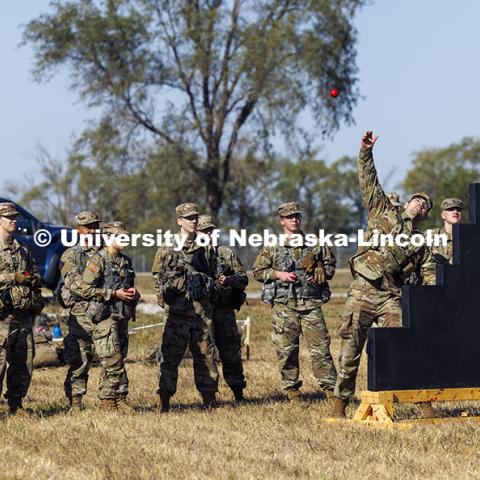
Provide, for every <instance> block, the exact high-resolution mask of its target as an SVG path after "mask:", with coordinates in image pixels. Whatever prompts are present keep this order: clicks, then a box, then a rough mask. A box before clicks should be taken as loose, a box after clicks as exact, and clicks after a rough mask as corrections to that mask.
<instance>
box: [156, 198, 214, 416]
mask: <svg viewBox="0 0 480 480" xmlns="http://www.w3.org/2000/svg"><path fill="white" fill-rule="evenodd" d="M175 213H176V217H177V223H178V225H179V226H180V235H181V237H182V238H184V239H186V242H185V245H184V247H183V248H182V249H181V250H180V251H175V250H174V248H173V247H160V248H159V249H158V251H157V253H156V255H155V260H154V262H153V266H152V274H153V281H154V286H155V290H156V293H157V298H158V303H159V305H160V306H162V307H164V308H165V310H166V322H165V328H164V332H163V339H162V347H161V349H162V361H161V363H160V372H159V387H158V390H157V393H158V394H159V396H160V403H159V408H160V409H161V412H168V410H169V408H170V398H171V397H172V396H173V395H174V394H175V392H176V390H177V380H178V367H179V365H180V362H181V361H182V358H183V356H184V354H185V351H186V349H187V347H190V350H191V353H192V357H193V369H194V376H195V385H196V387H197V390H198V391H199V392H200V394H201V395H202V398H203V402H204V405H205V406H207V407H210V406H214V404H215V394H216V392H217V388H218V370H217V366H216V363H215V344H214V342H213V335H212V304H211V295H212V290H213V277H214V274H213V272H212V271H211V266H210V264H209V262H208V258H207V255H206V251H205V248H204V247H200V246H198V245H197V243H196V242H195V238H196V230H197V224H198V207H197V205H196V204H194V203H183V204H181V205H179V206H178V207H177V208H176V209H175Z"/></svg>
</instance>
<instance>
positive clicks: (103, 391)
mask: <svg viewBox="0 0 480 480" xmlns="http://www.w3.org/2000/svg"><path fill="white" fill-rule="evenodd" d="M105 227H106V226H104V232H105V233H108V232H106V231H105ZM116 233H121V232H116ZM133 278H134V273H133V268H132V263H131V260H130V258H128V257H127V256H126V255H124V254H122V253H121V252H118V254H117V255H112V254H111V253H110V252H109V251H108V249H107V248H102V249H101V250H99V252H98V253H95V254H94V255H92V256H91V257H90V258H89V259H88V262H87V266H86V268H85V271H84V272H83V276H82V297H83V298H84V299H86V300H89V306H88V308H87V313H88V314H89V316H90V317H93V316H95V318H92V322H93V324H94V327H93V335H92V338H93V343H94V346H95V351H96V353H97V355H98V357H99V359H100V365H101V373H100V384H99V398H100V399H114V400H117V399H118V398H120V396H121V395H126V394H127V393H128V377H127V372H126V370H125V364H124V358H125V357H126V354H127V352H128V321H129V320H130V319H131V318H133V316H134V308H135V306H134V304H133V303H134V302H126V301H125V302H123V301H121V300H117V299H116V298H115V295H114V294H115V291H116V290H118V289H121V288H131V287H133ZM120 329H122V342H121V341H120V338H121V337H120Z"/></svg>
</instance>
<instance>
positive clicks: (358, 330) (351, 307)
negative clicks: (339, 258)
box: [335, 274, 402, 400]
mask: <svg viewBox="0 0 480 480" xmlns="http://www.w3.org/2000/svg"><path fill="white" fill-rule="evenodd" d="M401 316H402V310H401V306H400V296H399V295H397V294H395V293H393V292H390V291H386V290H381V289H379V288H376V287H375V286H374V285H372V284H371V283H370V282H368V281H367V280H365V279H364V278H363V277H361V276H359V275H358V274H356V275H355V278H354V280H353V282H352V284H351V285H350V288H349V290H348V296H347V302H346V304H345V310H344V312H343V314H342V323H341V324H340V327H339V329H338V333H339V335H340V336H341V337H342V345H341V350H340V356H339V359H338V377H337V384H336V385H335V396H336V397H338V398H342V399H344V400H348V399H350V398H351V397H352V396H353V395H354V393H355V383H356V379H357V374H358V367H359V365H360V358H361V355H362V351H363V347H364V345H365V341H366V340H367V335H368V329H369V328H370V327H371V326H372V325H373V323H374V322H375V323H377V324H378V326H380V327H398V326H400V324H401Z"/></svg>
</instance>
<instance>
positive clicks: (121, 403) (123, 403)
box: [117, 394, 135, 415]
mask: <svg viewBox="0 0 480 480" xmlns="http://www.w3.org/2000/svg"><path fill="white" fill-rule="evenodd" d="M117 410H118V411H119V412H121V413H124V414H126V415H131V414H132V413H135V410H134V409H133V408H132V407H131V406H130V405H129V404H128V402H127V395H126V394H122V395H120V397H119V398H118V400H117Z"/></svg>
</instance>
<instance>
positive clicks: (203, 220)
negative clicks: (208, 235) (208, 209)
mask: <svg viewBox="0 0 480 480" xmlns="http://www.w3.org/2000/svg"><path fill="white" fill-rule="evenodd" d="M208 228H217V226H216V225H215V223H214V222H213V219H212V216H211V215H200V216H199V217H198V225H197V230H198V231H199V232H201V231H202V230H207V229H208Z"/></svg>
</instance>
